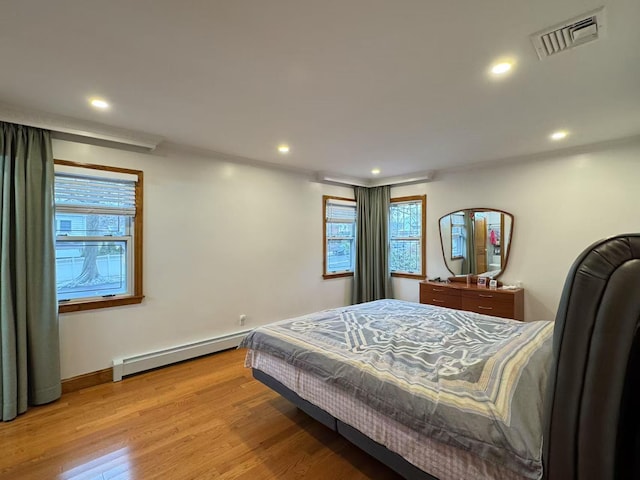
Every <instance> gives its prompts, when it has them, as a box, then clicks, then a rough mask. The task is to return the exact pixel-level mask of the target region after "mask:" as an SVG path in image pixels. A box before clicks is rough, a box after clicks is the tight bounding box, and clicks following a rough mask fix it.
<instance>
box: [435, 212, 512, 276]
mask: <svg viewBox="0 0 640 480" xmlns="http://www.w3.org/2000/svg"><path fill="white" fill-rule="evenodd" d="M462 211H464V212H499V213H501V214H503V215H509V216H510V217H511V228H510V229H509V248H508V249H507V253H506V255H505V256H504V265H501V268H500V273H499V274H498V275H496V276H495V277H491V278H492V279H495V280H497V279H498V278H499V277H501V276H502V274H503V273H504V271H505V269H506V268H507V265H508V264H509V257H510V256H511V249H512V248H513V225H514V224H515V221H516V218H515V217H514V215H513V213H509V212H507V211H505V210H500V209H499V208H488V207H475V208H459V209H457V210H454V211H452V212H449V213H446V214H444V215H442V216H441V217H440V218H439V219H438V233H439V234H440V250H441V251H442V259H443V260H444V266H445V267H447V270H449V272H450V273H451V275H454V276H455V275H456V274H455V273H454V272H453V271H452V270H451V269H450V268H449V264H448V263H447V259H446V255H445V253H444V243H443V241H442V219H443V218H445V217H448V216H449V215H453V214H454V213H458V212H462ZM502 235H503V236H504V232H502ZM474 276H477V275H474ZM461 278H464V277H461Z"/></svg>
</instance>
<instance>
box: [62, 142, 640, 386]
mask: <svg viewBox="0 0 640 480" xmlns="http://www.w3.org/2000/svg"><path fill="white" fill-rule="evenodd" d="M54 156H55V157H56V158H61V159H66V160H74V161H79V162H88V163H102V164H106V165H114V166H122V167H129V168H135V169H141V170H143V171H144V174H145V207H144V208H145V210H144V215H145V225H144V234H145V238H144V260H145V266H144V281H145V295H146V299H145V300H144V302H143V303H142V304H140V305H132V306H127V307H119V308H110V309H104V310H93V311H88V312H79V313H71V314H64V315H61V319H60V331H61V348H62V373H63V378H69V377H72V376H75V375H79V374H81V373H86V372H91V371H96V370H100V369H103V368H107V367H109V366H110V365H111V361H112V359H113V358H116V357H122V356H128V355H134V354H139V353H144V352H148V351H153V350H156V349H159V348H167V347H171V346H175V345H179V344H183V343H187V342H191V341H197V340H202V339H206V338H211V337H215V336H217V335H221V334H225V333H231V332H234V331H238V330H241V329H242V327H240V326H239V325H238V323H237V320H238V315H239V314H241V313H245V314H247V315H248V322H247V327H254V326H257V325H260V324H264V323H267V322H270V321H273V320H278V319H282V318H286V317H291V316H295V315H299V314H302V313H305V312H311V311H315V310H319V309H322V308H329V307H333V306H339V305H345V304H348V303H349V298H350V284H351V280H350V278H346V279H345V278H339V279H332V280H322V220H321V216H322V200H321V197H322V195H323V194H330V195H338V196H345V197H352V190H351V189H350V188H346V187H345V188H341V187H333V186H328V185H320V184H317V183H313V182H310V181H309V180H307V179H306V178H304V177H303V176H298V175H295V174H290V173H286V172H282V171H276V170H269V169H264V168H258V167H252V166H248V165H239V164H233V163H228V162H225V161H217V160H215V159H210V158H197V157H194V156H191V155H185V154H181V155H178V154H165V155H160V154H153V155H152V154H140V153H131V152H125V151H120V150H115V149H108V148H102V147H97V146H90V145H82V144H76V143H70V142H64V141H55V142H54ZM639 183H640V143H627V144H624V145H619V146H617V147H609V148H607V149H599V150H597V151H593V152H591V153H586V154H576V155H559V156H557V157H554V158H547V159H544V160H537V161H530V162H527V163H520V164H516V165H511V166H501V167H492V168H483V169H474V170H468V171H464V172H459V173H445V174H441V175H439V176H438V178H437V179H436V180H435V181H433V182H430V183H426V184H416V185H410V186H405V187H396V188H393V189H392V195H393V196H404V195H416V194H426V195H427V273H428V276H429V278H432V277H435V276H442V277H446V276H448V275H449V272H448V271H447V270H446V267H445V266H444V262H443V260H442V252H441V248H440V240H439V236H438V219H439V218H440V217H441V216H442V215H444V214H446V213H449V212H451V211H454V210H459V209H462V208H468V207H493V208H497V209H502V210H506V211H509V212H511V213H512V214H513V215H514V216H515V230H514V237H513V243H512V251H511V255H510V259H509V265H508V267H507V270H506V273H505V274H504V275H503V277H502V280H504V281H506V282H507V283H509V282H515V281H517V280H520V281H522V282H523V283H524V286H525V288H526V296H525V316H526V319H527V320H536V319H553V318H554V316H555V310H556V307H557V304H558V301H559V298H560V293H561V290H562V285H563V282H564V279H565V276H566V273H567V271H568V269H569V267H570V265H571V263H572V262H573V260H574V259H575V257H576V256H577V255H578V254H579V253H580V252H581V251H582V250H583V249H584V248H585V247H587V246H588V245H589V244H591V243H592V242H594V241H596V240H598V239H600V238H603V237H606V236H610V235H615V234H618V233H628V232H634V231H635V232H637V231H640V203H639V202H638V194H637V191H638V187H637V186H638V184H639ZM394 287H395V294H396V298H400V299H405V300H413V301H418V282H417V281H415V280H410V279H394Z"/></svg>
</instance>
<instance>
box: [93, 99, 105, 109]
mask: <svg viewBox="0 0 640 480" xmlns="http://www.w3.org/2000/svg"><path fill="white" fill-rule="evenodd" d="M89 103H90V104H91V106H92V107H96V108H99V109H101V110H106V109H107V108H109V103H108V102H107V101H106V100H103V99H102V98H92V99H91V100H89Z"/></svg>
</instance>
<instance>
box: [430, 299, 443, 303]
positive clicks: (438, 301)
mask: <svg viewBox="0 0 640 480" xmlns="http://www.w3.org/2000/svg"><path fill="white" fill-rule="evenodd" d="M431 301H432V302H436V303H444V302H445V300H438V299H437V298H432V299H431Z"/></svg>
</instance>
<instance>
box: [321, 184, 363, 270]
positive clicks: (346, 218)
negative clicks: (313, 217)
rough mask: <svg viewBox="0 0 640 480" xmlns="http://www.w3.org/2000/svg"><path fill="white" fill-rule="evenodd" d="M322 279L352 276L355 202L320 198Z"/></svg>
mask: <svg viewBox="0 0 640 480" xmlns="http://www.w3.org/2000/svg"><path fill="white" fill-rule="evenodd" d="M322 202H323V203H322V214H323V215H322V216H323V219H324V220H323V231H324V272H323V277H324V278H334V277H344V276H347V275H353V270H354V265H355V256H356V202H355V200H350V199H348V198H339V197H330V196H327V195H324V196H323V197H322Z"/></svg>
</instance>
